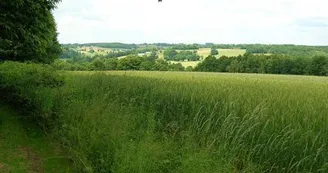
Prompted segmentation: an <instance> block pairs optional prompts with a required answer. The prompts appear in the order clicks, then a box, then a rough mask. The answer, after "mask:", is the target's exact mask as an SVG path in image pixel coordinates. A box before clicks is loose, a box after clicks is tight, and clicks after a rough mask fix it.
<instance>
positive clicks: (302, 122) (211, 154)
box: [0, 72, 328, 173]
mask: <svg viewBox="0 0 328 173" xmlns="http://www.w3.org/2000/svg"><path fill="white" fill-rule="evenodd" d="M0 74H1V73H0ZM5 74H6V73H2V75H5ZM50 76H51V75H50ZM59 76H62V77H65V79H63V80H64V81H65V84H63V85H51V87H49V86H46V87H44V86H40V85H33V86H32V87H31V88H30V89H29V90H28V91H25V90H24V91H25V92H26V93H23V94H20V95H21V96H24V97H27V98H32V99H29V100H30V102H31V103H33V105H34V106H33V107H36V108H38V109H36V110H39V111H38V112H41V114H40V115H42V116H41V117H42V119H43V120H42V121H41V124H44V123H45V124H50V127H52V128H51V133H53V134H54V135H55V136H56V137H57V139H58V141H60V142H61V144H62V145H64V146H66V148H67V150H68V151H69V152H70V153H71V154H72V155H73V161H75V165H77V167H78V168H80V172H82V171H84V172H188V173H190V172H327V171H328V158H327V157H326V156H327V154H328V147H327V146H326V144H327V142H328V137H327V136H328V135H327V133H328V126H327V122H328V121H327V112H328V105H327V102H328V97H327V95H328V78H324V77H307V76H277V75H251V74H218V73H170V72H106V73H89V72H61V75H59ZM55 78H58V77H56V76H55ZM55 81H56V80H55ZM55 83H56V84H57V83H58V81H57V82H55ZM59 83H60V82H59ZM54 86H55V87H54ZM31 93H33V94H31ZM37 98H42V99H39V100H38V99H37ZM38 101H39V102H38ZM45 101H46V102H45ZM45 103H47V104H45ZM37 119H39V118H37ZM49 122H51V123H49ZM48 126H49V125H47V127H48Z"/></svg>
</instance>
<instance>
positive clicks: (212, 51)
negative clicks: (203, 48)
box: [211, 48, 219, 55]
mask: <svg viewBox="0 0 328 173" xmlns="http://www.w3.org/2000/svg"><path fill="white" fill-rule="evenodd" d="M218 54H219V51H218V50H217V49H216V48H211V55H218Z"/></svg>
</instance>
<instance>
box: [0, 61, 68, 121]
mask: <svg viewBox="0 0 328 173" xmlns="http://www.w3.org/2000/svg"><path fill="white" fill-rule="evenodd" d="M63 84H64V79H63V77H62V76H60V75H59V74H58V73H57V72H56V71H55V70H54V69H53V68H51V67H50V66H48V65H40V64H33V63H18V62H3V63H1V64H0V94H1V96H0V97H1V98H2V99H4V100H5V101H6V102H8V103H10V104H11V105H12V106H15V107H16V108H17V110H20V111H21V112H22V113H24V114H25V115H27V116H26V118H30V119H31V120H36V121H37V123H38V124H40V125H42V126H44V127H48V126H49V125H50V124H51V123H53V122H54V121H53V120H54V119H55V118H56V116H55V112H56V110H55V109H56V107H57V106H58V104H59V103H58V102H57V101H56V97H55V96H54V95H56V94H58V92H59V90H56V89H54V88H57V87H61V86H62V85H63Z"/></svg>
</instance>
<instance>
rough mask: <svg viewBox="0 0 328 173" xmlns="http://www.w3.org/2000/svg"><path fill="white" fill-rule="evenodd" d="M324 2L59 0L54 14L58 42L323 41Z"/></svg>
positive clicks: (327, 35) (325, 38)
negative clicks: (60, 0)
mask: <svg viewBox="0 0 328 173" xmlns="http://www.w3.org/2000/svg"><path fill="white" fill-rule="evenodd" d="M327 6H328V1H326V0H311V1H305V0H247V1H245V0H163V2H162V3H158V2H157V0H63V1H62V2H61V3H60V4H59V5H58V9H57V10H56V11H54V14H55V18H56V21H57V25H58V31H59V33H60V35H59V40H60V42H62V43H74V42H79V43H82V42H114V41H119V42H128V43H143V42H169V43H172V42H187V43H193V42H197V43H204V42H215V43H276V44H282V43H293V44H327V43H328V33H327V32H326V31H327V29H328V27H327V25H324V23H325V22H327V20H328V11H327V10H326V9H325V8H326V7H327ZM318 21H319V22H321V23H323V25H319V24H318ZM307 24H309V25H312V26H311V27H310V28H309V27H308V26H306V25H307ZM315 24H317V25H315Z"/></svg>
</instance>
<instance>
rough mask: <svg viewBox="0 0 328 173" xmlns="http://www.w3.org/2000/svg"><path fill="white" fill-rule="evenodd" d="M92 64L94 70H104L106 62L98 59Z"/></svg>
mask: <svg viewBox="0 0 328 173" xmlns="http://www.w3.org/2000/svg"><path fill="white" fill-rule="evenodd" d="M92 66H93V69H94V70H104V69H105V64H104V62H102V61H101V60H100V59H96V60H94V61H93V62H92Z"/></svg>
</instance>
